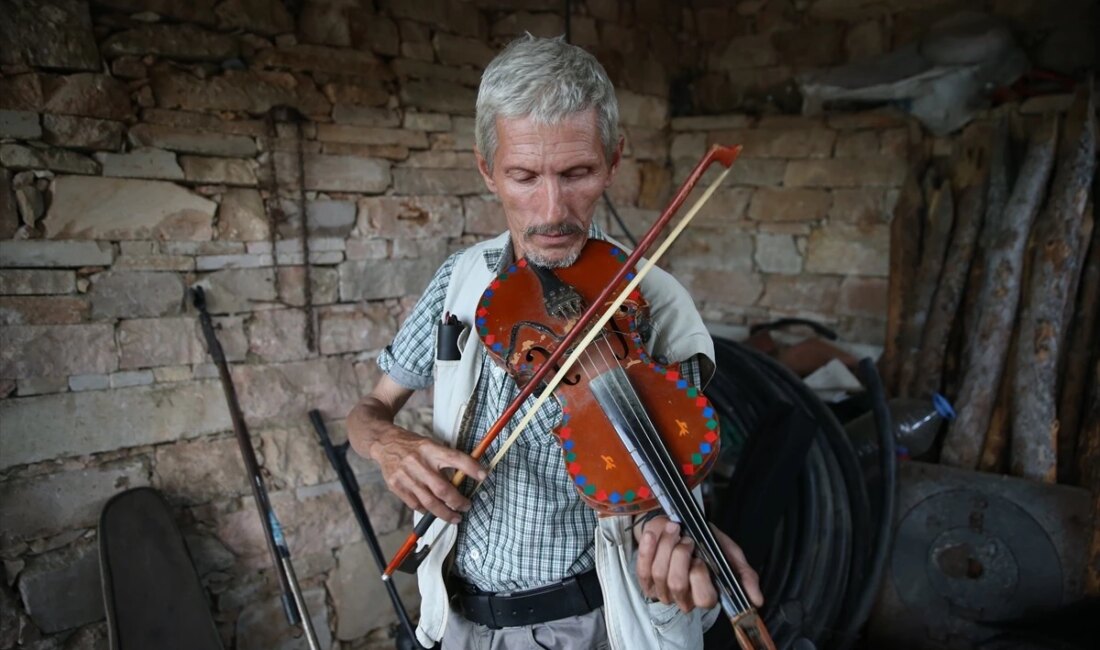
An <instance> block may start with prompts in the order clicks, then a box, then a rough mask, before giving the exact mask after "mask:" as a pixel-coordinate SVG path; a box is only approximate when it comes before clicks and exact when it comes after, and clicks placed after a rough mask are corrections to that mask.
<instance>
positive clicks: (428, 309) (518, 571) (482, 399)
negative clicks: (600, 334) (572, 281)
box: [378, 226, 699, 592]
mask: <svg viewBox="0 0 1100 650" xmlns="http://www.w3.org/2000/svg"><path fill="white" fill-rule="evenodd" d="M590 236H592V237H598V238H603V235H602V233H601V232H600V231H599V230H598V229H597V228H596V227H595V226H593V228H592V231H591V233H590ZM460 254H461V253H455V254H454V255H452V256H450V257H449V258H448V259H447V260H446V261H445V262H444V263H443V265H442V266H441V267H440V268H439V270H438V271H436V274H435V277H433V278H432V280H431V282H430V283H429V284H428V287H427V288H426V289H425V290H424V294H423V295H422V296H421V297H420V300H419V301H418V302H417V304H416V306H415V307H414V308H413V311H412V313H411V314H410V315H409V317H408V319H407V320H406V321H405V323H404V324H403V325H402V326H401V329H400V331H398V333H397V336H396V337H395V338H394V340H393V343H392V344H391V345H390V346H388V347H387V348H386V349H385V350H383V351H382V353H381V355H380V356H379V358H378V365H379V367H380V368H381V369H382V371H383V372H385V373H386V374H387V375H389V376H390V377H391V378H392V379H393V380H394V381H396V382H397V383H399V384H401V385H402V386H404V387H406V388H409V389H412V390H417V389H421V388H427V387H429V386H431V385H432V381H433V379H432V368H433V366H434V364H435V343H434V339H433V333H434V327H435V324H436V323H439V322H440V321H441V319H442V311H443V302H444V298H445V295H446V291H447V286H448V285H449V283H450V280H451V272H452V270H453V268H454V265H455V262H456V260H457V259H458V256H459V255H460ZM511 261H512V251H511V247H510V246H506V247H505V248H502V249H490V250H487V251H485V264H486V266H487V267H488V268H489V269H490V270H492V271H494V272H499V271H500V270H501V269H503V268H504V267H505V266H507V265H508V264H510V263H511ZM681 366H682V368H681V372H682V376H683V377H685V378H688V379H689V380H691V381H693V383H695V385H698V383H699V366H698V362H697V361H696V360H694V359H692V360H690V361H688V362H685V363H683V364H681ZM517 394H519V388H518V387H517V386H516V384H515V382H514V381H513V380H512V378H511V377H509V376H508V374H507V372H506V371H505V370H504V369H502V368H500V367H499V366H497V365H496V363H494V362H493V360H492V359H491V358H490V357H489V355H484V358H483V362H482V369H481V375H480V377H479V379H478V383H477V388H476V389H475V391H474V396H473V405H472V411H473V412H472V415H471V417H469V419H468V420H467V421H468V422H469V426H466V427H465V428H464V429H463V430H462V432H460V435H459V444H458V446H459V448H461V449H464V450H465V451H467V452H470V451H472V450H473V448H474V447H475V445H476V444H477V443H478V441H479V440H480V439H481V438H482V437H483V435H484V433H485V432H486V431H487V430H488V429H489V427H490V426H492V424H493V422H495V421H496V418H497V417H498V416H499V414H500V413H503V412H504V410H505V409H506V408H507V406H508V404H509V403H511V401H512V399H513V398H514V397H515V396H516V395H517ZM534 402H535V396H534V395H533V396H531V397H529V398H528V399H527V401H526V402H525V403H524V406H523V407H521V408H520V410H519V412H518V413H516V415H515V417H513V418H512V421H511V422H509V423H508V426H506V427H505V429H504V432H505V433H507V432H509V431H511V430H513V429H514V428H515V426H516V425H517V424H518V423H519V421H520V419H522V418H523V416H524V414H526V413H527V411H528V410H529V409H530V407H531V405H532V404H533V403H534ZM560 420H561V406H560V405H559V404H558V402H557V401H556V400H547V401H546V402H545V403H544V404H543V406H542V407H541V408H540V409H539V411H538V413H537V414H536V416H535V418H533V419H532V421H531V423H530V424H529V425H528V427H527V429H526V430H525V431H524V432H523V433H522V434H521V435H520V438H519V440H517V441H516V445H515V447H513V448H512V450H510V451H509V453H507V454H506V455H505V456H504V458H503V459H502V460H501V462H500V464H498V465H497V466H496V469H494V470H493V472H492V473H491V474H490V475H489V478H488V479H486V480H485V482H484V484H482V486H481V489H480V490H478V492H477V494H476V495H475V496H474V500H473V506H472V507H471V508H470V511H469V512H468V513H466V515H465V516H464V517H463V519H462V522H461V523H460V524H459V526H458V540H457V542H456V545H455V565H454V572H455V573H456V574H457V575H459V576H461V577H462V578H463V579H465V580H466V581H468V582H471V583H473V584H474V585H476V586H477V587H478V588H479V589H483V590H485V591H494V592H496V591H517V590H525V589H531V588H534V587H538V586H541V585H545V584H549V583H551V582H555V581H559V580H562V579H564V578H566V577H568V576H570V575H576V574H578V573H582V572H584V571H587V570H588V569H591V568H592V567H593V566H594V564H595V558H594V554H593V536H594V534H595V528H596V515H595V513H594V512H593V511H592V510H591V509H589V508H588V507H587V506H585V505H584V502H583V501H581V499H580V498H579V497H578V496H577V493H576V490H575V488H574V486H573V482H572V480H570V477H569V474H568V473H567V472H566V471H565V465H564V462H563V461H562V452H561V449H560V448H559V446H558V443H557V439H556V438H555V437H554V436H553V435H552V433H551V430H552V429H553V428H554V426H556V425H557V423H558V422H559V421H560ZM506 437H507V436H506V435H502V436H500V437H499V438H498V439H497V440H496V441H494V442H493V444H492V445H491V446H490V447H489V450H488V451H487V453H486V457H492V456H493V455H494V454H495V453H496V451H497V450H498V449H499V447H500V445H501V444H502V443H503V441H504V439H505V438H506ZM462 487H463V491H464V492H465V493H466V494H470V492H471V491H472V489H473V482H472V480H469V479H468V480H467V481H466V483H464V484H463V486H462Z"/></svg>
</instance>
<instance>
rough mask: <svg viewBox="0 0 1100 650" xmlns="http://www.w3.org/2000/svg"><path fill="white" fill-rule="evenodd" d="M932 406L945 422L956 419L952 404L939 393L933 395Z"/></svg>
mask: <svg viewBox="0 0 1100 650" xmlns="http://www.w3.org/2000/svg"><path fill="white" fill-rule="evenodd" d="M932 405H933V406H935V407H936V412H937V413H939V414H940V416H941V417H942V418H943V419H945V420H954V419H955V409H954V408H953V407H952V406H951V402H948V401H947V398H946V397H944V396H943V395H940V394H939V393H932Z"/></svg>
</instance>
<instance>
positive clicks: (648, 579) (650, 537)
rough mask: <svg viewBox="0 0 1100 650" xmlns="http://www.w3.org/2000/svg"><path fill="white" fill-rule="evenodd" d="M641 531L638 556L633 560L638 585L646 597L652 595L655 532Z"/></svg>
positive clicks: (655, 552) (655, 547)
mask: <svg viewBox="0 0 1100 650" xmlns="http://www.w3.org/2000/svg"><path fill="white" fill-rule="evenodd" d="M646 528H647V530H645V531H644V532H643V533H642V539H641V541H639V542H638V557H637V559H636V560H635V561H634V564H635V572H636V573H637V574H638V586H639V587H640V588H641V590H642V594H643V595H645V597H646V598H652V597H653V557H654V556H655V555H656V554H657V534H656V533H654V532H653V531H652V530H648V526H646Z"/></svg>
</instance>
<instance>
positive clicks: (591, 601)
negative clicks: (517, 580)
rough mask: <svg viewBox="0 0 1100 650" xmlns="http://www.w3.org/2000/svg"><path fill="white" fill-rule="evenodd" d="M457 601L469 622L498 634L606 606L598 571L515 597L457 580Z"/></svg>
mask: <svg viewBox="0 0 1100 650" xmlns="http://www.w3.org/2000/svg"><path fill="white" fill-rule="evenodd" d="M454 600H455V605H456V607H457V608H458V610H459V611H460V612H461V613H462V615H463V616H464V617H465V618H466V619H467V620H470V621H473V622H474V623H477V624H479V625H484V626H486V627H489V628H492V629H494V630H499V629H501V628H504V627H520V626H524V625H535V624H537V623H546V622H547V621H556V620H558V619H559V618H566V617H568V616H581V615H584V614H587V613H589V612H591V611H592V610H594V609H596V608H597V607H601V606H602V605H603V592H602V591H601V590H600V580H599V577H598V576H597V575H596V570H595V569H591V570H589V571H586V572H585V573H582V574H580V575H577V576H570V577H569V578H566V579H565V580H562V581H561V582H558V583H555V584H552V585H546V586H543V587H538V588H536V589H531V590H528V591H520V592H513V593H506V592H495V593H494V592H487V591H481V590H480V589H478V588H477V587H474V586H473V585H470V584H468V583H465V582H462V581H461V580H455V596H454Z"/></svg>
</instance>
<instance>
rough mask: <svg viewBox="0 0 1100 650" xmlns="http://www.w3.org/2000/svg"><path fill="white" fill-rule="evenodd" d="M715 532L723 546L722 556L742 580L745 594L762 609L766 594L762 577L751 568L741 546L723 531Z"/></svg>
mask: <svg viewBox="0 0 1100 650" xmlns="http://www.w3.org/2000/svg"><path fill="white" fill-rule="evenodd" d="M714 532H715V536H716V537H717V538H718V543H719V544H720V545H721V546H722V554H723V555H725V556H726V559H727V560H729V563H730V565H731V566H732V567H733V570H734V571H735V572H736V573H737V577H738V578H740V580H741V586H742V587H744V588H745V592H746V593H747V594H748V596H749V599H750V600H752V603H753V605H755V606H757V607H760V606H761V605H763V604H764V592H762V591H760V576H759V575H757V573H756V571H754V570H753V568H752V567H751V566H749V561H748V560H747V559H746V558H745V552H744V551H742V550H741V547H740V546H738V545H737V544H736V543H735V542H734V541H733V540H732V539H730V538H729V536H728V535H726V534H725V533H723V532H722V531H720V530H717V529H715V531H714Z"/></svg>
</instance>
